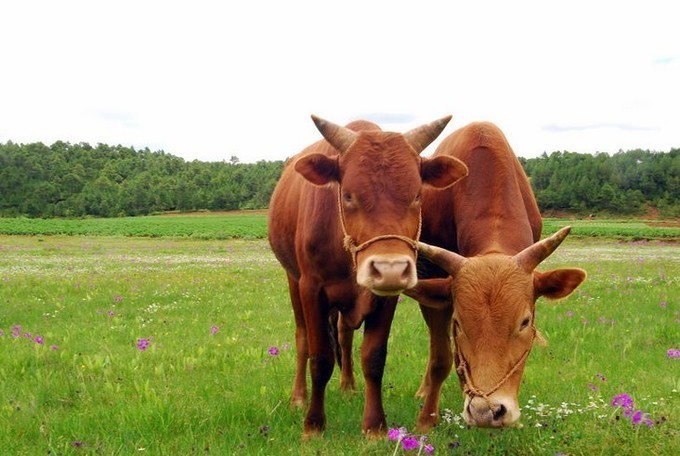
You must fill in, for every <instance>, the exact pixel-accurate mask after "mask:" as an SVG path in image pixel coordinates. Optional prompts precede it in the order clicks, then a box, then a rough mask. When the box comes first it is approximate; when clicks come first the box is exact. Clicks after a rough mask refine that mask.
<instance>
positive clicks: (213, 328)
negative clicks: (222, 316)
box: [210, 325, 220, 334]
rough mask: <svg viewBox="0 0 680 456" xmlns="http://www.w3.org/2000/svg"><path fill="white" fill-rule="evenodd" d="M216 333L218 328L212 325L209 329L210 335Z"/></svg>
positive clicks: (218, 330)
mask: <svg viewBox="0 0 680 456" xmlns="http://www.w3.org/2000/svg"><path fill="white" fill-rule="evenodd" d="M218 332H220V328H218V327H217V326H215V325H212V326H211V327H210V334H217V333H218Z"/></svg>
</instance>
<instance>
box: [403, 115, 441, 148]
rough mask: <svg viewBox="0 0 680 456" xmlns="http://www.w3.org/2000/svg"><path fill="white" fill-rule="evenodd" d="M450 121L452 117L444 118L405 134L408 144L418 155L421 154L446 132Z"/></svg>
mask: <svg viewBox="0 0 680 456" xmlns="http://www.w3.org/2000/svg"><path fill="white" fill-rule="evenodd" d="M449 120H451V116H446V117H442V118H441V119H439V120H435V121H434V122H430V123H429V124H425V125H421V126H420V127H417V128H414V129H413V130H409V131H407V132H406V133H404V138H406V142H408V143H409V144H410V145H411V147H413V149H414V150H415V151H416V152H417V153H421V152H422V151H424V150H425V148H426V147H427V146H429V145H430V143H431V142H432V141H434V140H435V139H437V136H439V135H440V134H441V132H442V131H444V128H445V127H446V125H447V124H448V123H449Z"/></svg>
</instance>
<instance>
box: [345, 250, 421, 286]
mask: <svg viewBox="0 0 680 456" xmlns="http://www.w3.org/2000/svg"><path fill="white" fill-rule="evenodd" d="M417 282H418V277H417V275H416V265H415V261H414V259H413V258H412V257H411V256H409V255H402V254H381V255H369V256H367V257H366V258H364V259H363V261H361V262H359V264H358V265H357V283H358V284H359V285H360V286H362V287H365V288H367V289H369V290H371V292H373V293H374V294H376V295H378V296H395V295H398V294H399V293H401V292H403V291H404V290H406V289H408V288H412V287H414V286H415V285H416V283H417Z"/></svg>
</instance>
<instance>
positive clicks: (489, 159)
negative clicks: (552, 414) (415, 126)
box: [406, 122, 586, 430]
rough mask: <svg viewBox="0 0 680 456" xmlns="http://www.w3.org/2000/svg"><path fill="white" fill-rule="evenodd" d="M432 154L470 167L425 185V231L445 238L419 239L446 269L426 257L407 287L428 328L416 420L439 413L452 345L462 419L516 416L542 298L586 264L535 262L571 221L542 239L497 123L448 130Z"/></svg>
mask: <svg viewBox="0 0 680 456" xmlns="http://www.w3.org/2000/svg"><path fill="white" fill-rule="evenodd" d="M433 156H434V157H455V158H458V159H460V160H461V161H462V162H463V163H465V164H466V165H467V166H468V168H469V176H468V177H467V178H466V179H464V180H463V181H462V182H461V183H460V184H458V185H456V186H454V187H451V188H450V189H448V190H447V191H444V192H430V191H424V192H423V233H422V239H423V240H424V241H425V242H428V243H430V244H433V245H437V246H439V247H433V246H430V245H427V244H421V245H420V247H419V251H420V252H421V253H422V254H423V256H424V257H426V258H429V259H430V260H431V261H432V262H434V263H435V264H436V265H438V266H439V267H441V268H442V269H443V272H442V271H441V270H436V269H437V268H436V267H433V265H431V264H430V265H429V267H427V264H425V265H423V264H422V263H427V262H422V261H420V262H419V265H418V266H419V275H420V276H421V277H425V279H423V280H420V281H419V283H418V286H417V287H416V288H414V289H413V290H412V291H410V292H409V291H407V292H406V294H408V295H410V296H412V297H415V298H416V299H418V300H419V301H420V303H421V311H422V313H423V316H424V317H425V320H426V322H427V325H428V327H429V330H430V358H429V361H428V367H427V372H426V374H425V377H424V378H423V383H422V385H421V387H420V389H419V392H418V394H419V395H420V396H423V397H425V404H424V407H423V408H422V410H421V413H420V416H419V417H418V427H419V429H421V430H427V429H429V428H430V427H432V426H433V425H434V424H435V423H436V421H437V416H438V406H439V397H440V392H441V385H442V383H443V381H444V380H445V379H446V377H447V376H448V374H449V373H450V370H451V366H452V362H453V360H454V355H455V362H456V370H457V373H458V375H459V379H460V382H461V386H462V388H463V390H464V393H465V404H464V408H463V417H464V419H465V421H466V422H467V423H468V424H470V425H473V426H482V427H502V426H513V425H516V424H518V420H519V417H520V409H519V404H518V400H517V394H518V391H519V385H520V381H521V378H522V373H523V370H524V364H525V361H526V358H527V356H528V355H529V352H530V350H531V347H532V344H533V342H534V339H536V338H537V337H539V338H540V335H539V334H538V332H537V330H536V328H535V326H534V317H535V303H536V300H537V299H538V298H539V297H540V296H545V297H547V298H550V299H556V298H562V297H565V296H567V295H569V294H570V293H571V292H572V291H573V290H574V289H575V288H576V287H578V286H579V285H580V284H581V282H583V280H584V279H585V277H586V273H585V271H583V270H581V269H557V270H554V271H549V272H538V271H536V270H535V268H536V266H537V265H538V264H539V263H540V262H541V261H543V260H544V259H545V258H546V257H547V256H548V255H550V254H551V253H552V252H553V251H554V250H555V248H557V246H558V245H559V244H560V243H561V242H562V240H563V239H564V238H565V237H566V235H567V234H568V232H569V229H568V228H566V229H563V230H561V231H560V232H558V233H557V234H555V235H553V236H552V237H550V238H548V239H545V240H543V241H541V242H538V240H539V239H540V234H541V229H542V220H541V215H540V213H539V211H538V206H537V205H536V201H535V199H534V195H533V192H532V190H531V186H530V185H529V182H528V180H527V177H526V175H525V173H524V171H523V169H522V167H521V165H520V163H519V161H518V160H517V158H516V157H515V154H514V153H513V151H512V149H511V148H510V145H509V144H508V142H507V140H506V138H505V136H504V135H503V133H502V132H501V131H500V129H498V127H496V126H495V125H493V124H491V123H488V122H479V123H472V124H470V125H468V126H466V127H464V128H461V129H459V130H457V131H455V132H454V133H453V134H451V135H450V136H449V137H447V138H446V139H444V141H442V143H441V144H440V146H439V147H438V148H437V150H436V152H435V154H434V155H433ZM453 252H456V253H453ZM421 269H423V270H422V271H421ZM447 275H448V277H446V276H447ZM428 277H429V278H428ZM451 303H453V306H451ZM438 305H439V306H440V308H438V309H437V308H433V307H431V306H435V307H436V306H438ZM451 322H453V324H451ZM451 331H453V334H452V333H451ZM452 336H453V340H454V341H455V344H454V346H455V353H452V350H451V338H452Z"/></svg>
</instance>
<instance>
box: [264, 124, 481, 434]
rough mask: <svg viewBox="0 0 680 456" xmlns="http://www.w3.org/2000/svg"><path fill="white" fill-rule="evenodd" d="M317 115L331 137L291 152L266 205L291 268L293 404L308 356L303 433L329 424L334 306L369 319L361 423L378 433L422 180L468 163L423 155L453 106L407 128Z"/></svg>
mask: <svg viewBox="0 0 680 456" xmlns="http://www.w3.org/2000/svg"><path fill="white" fill-rule="evenodd" d="M312 118H313V120H314V123H315V124H316V126H317V128H318V129H319V131H320V132H321V134H322V135H323V137H324V138H325V139H326V141H323V140H321V141H319V142H317V143H315V144H313V145H311V146H309V147H308V148H306V149H305V150H303V151H302V152H301V153H300V154H298V155H297V156H295V157H293V158H292V159H291V160H290V162H289V163H288V165H287V166H286V167H285V169H284V171H283V174H282V176H281V179H280V181H279V183H278V184H277V187H276V189H275V190H274V194H273V195H272V200H271V204H270V209H269V242H270V244H271V246H272V249H273V251H274V253H275V254H276V257H277V258H278V260H279V261H280V262H281V264H282V265H283V267H284V268H285V270H286V273H287V275H288V284H289V289H290V297H291V301H292V304H293V311H294V314H295V325H296V330H295V341H296V346H297V354H298V362H297V373H296V376H295V381H294V385H293V393H292V397H291V404H292V405H303V404H304V403H305V402H306V399H307V387H306V365H307V359H309V361H310V363H309V364H310V373H311V382H312V392H311V402H310V405H309V409H308V411H307V415H306V417H305V422H304V435H305V436H309V435H314V434H318V433H320V432H321V431H322V430H323V428H324V425H325V421H326V417H325V411H324V396H325V394H324V392H325V388H326V384H327V383H328V380H329V378H330V376H331V373H332V371H333V366H334V361H335V360H334V353H333V346H332V343H331V341H330V337H329V326H328V321H329V319H328V316H329V311H330V310H331V309H332V308H337V309H338V310H339V311H340V313H341V319H342V321H343V322H344V323H345V324H344V325H343V327H344V328H347V329H349V328H354V329H356V328H358V327H359V325H361V323H362V322H363V323H364V341H363V344H362V347H361V363H362V368H363V373H364V379H365V383H366V399H365V407H364V418H363V424H362V430H363V431H364V433H372V434H380V433H384V432H385V431H386V421H385V413H384V411H383V406H382V398H381V391H380V390H381V384H382V376H383V370H384V366H385V358H386V355H387V339H388V335H389V331H390V325H391V322H392V318H393V316H394V310H395V306H396V300H397V296H398V295H399V293H401V292H402V291H403V290H405V289H407V288H409V287H412V286H414V285H415V284H416V283H417V276H416V267H415V260H416V249H417V244H416V241H417V240H418V237H419V234H420V230H421V214H420V204H421V203H420V194H421V189H422V188H423V184H427V185H429V186H432V187H435V188H446V187H448V186H450V185H453V184H454V183H455V182H456V181H457V180H458V179H460V178H462V177H464V176H465V175H466V174H467V169H466V167H465V166H464V165H463V164H462V163H461V162H460V161H459V160H457V159H455V158H452V157H436V158H421V157H420V156H419V153H420V152H421V151H422V150H423V149H424V148H425V147H427V145H428V144H430V142H432V141H433V140H434V139H435V138H436V137H437V136H438V135H439V134H440V133H441V131H442V130H443V129H444V127H445V126H446V124H447V123H448V121H449V119H450V116H449V117H446V118H443V119H441V120H438V121H435V122H432V123H431V124H427V125H424V126H421V127H419V128H416V129H414V130H411V131H409V132H407V133H404V134H403V135H402V134H399V133H391V132H383V131H381V130H380V129H379V127H378V126H377V125H374V124H372V123H370V122H365V121H358V122H353V123H351V124H349V125H348V126H347V127H341V126H338V125H335V124H333V123H331V122H328V121H325V120H323V119H320V118H317V117H314V116H312ZM341 335H342V332H341Z"/></svg>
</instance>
